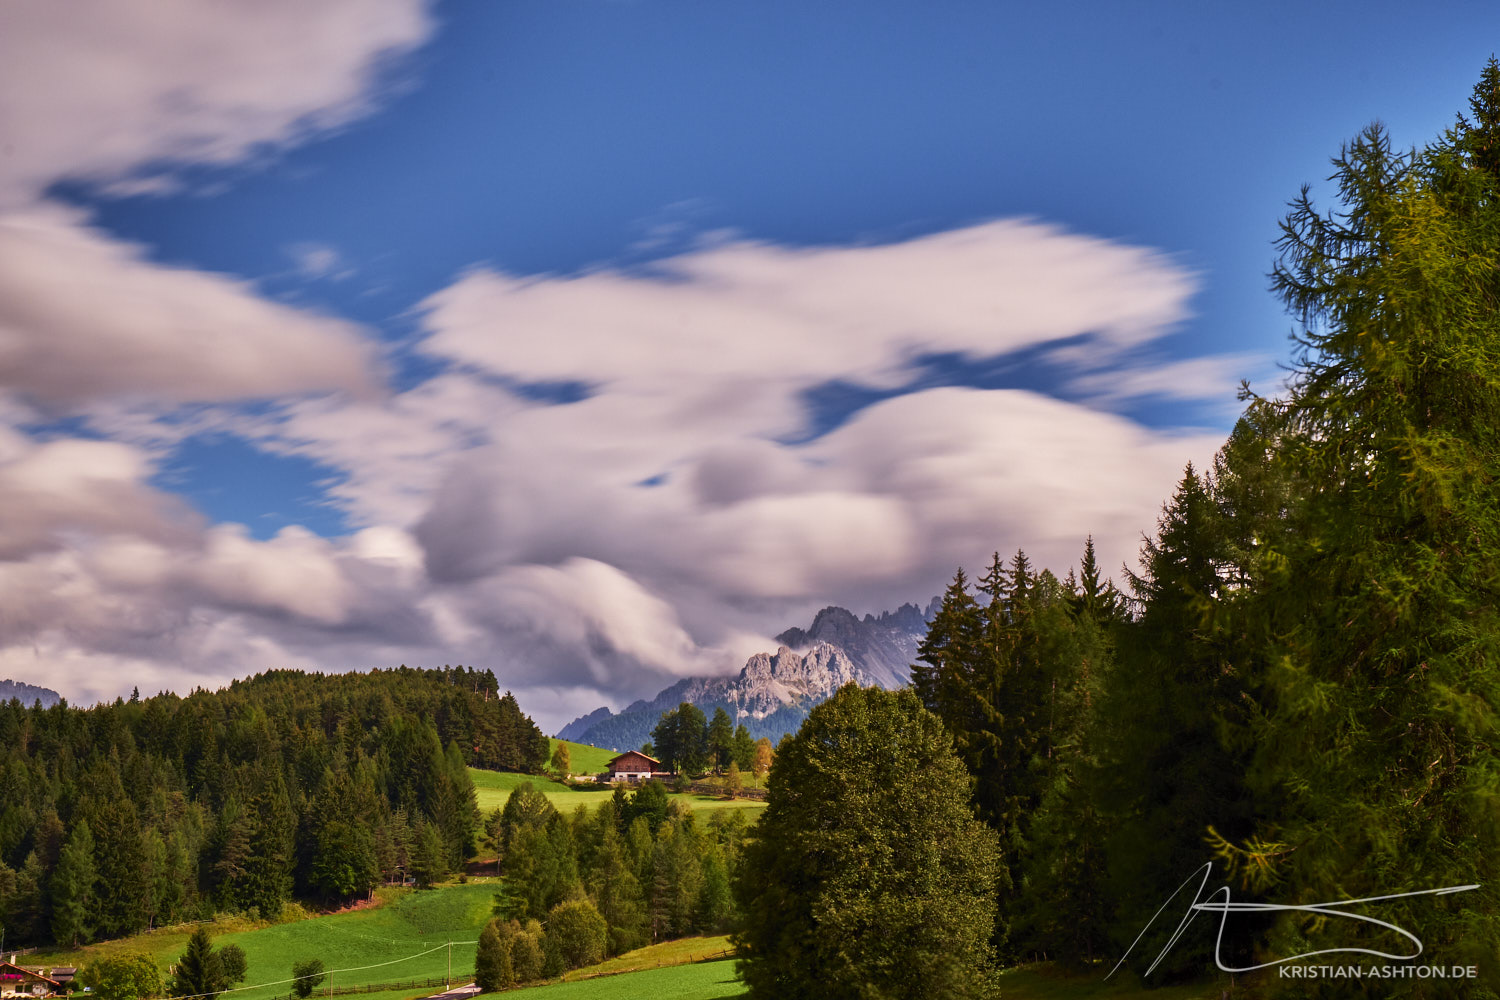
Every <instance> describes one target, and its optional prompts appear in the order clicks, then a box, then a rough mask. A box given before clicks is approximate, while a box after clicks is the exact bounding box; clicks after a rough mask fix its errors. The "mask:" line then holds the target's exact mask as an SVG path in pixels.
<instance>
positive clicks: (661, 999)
mask: <svg viewBox="0 0 1500 1000" xmlns="http://www.w3.org/2000/svg"><path fill="white" fill-rule="evenodd" d="M518 992H520V993H521V994H522V995H524V996H526V997H536V998H537V1000H640V998H641V997H650V998H651V1000H720V998H727V997H738V996H744V995H745V986H744V984H743V983H741V982H740V981H739V980H738V979H737V978H735V975H734V963H733V962H732V961H718V962H699V963H697V964H694V965H676V966H670V967H667V968H661V969H647V970H645V971H642V972H630V973H626V974H624V975H618V976H612V975H599V976H595V977H593V978H591V979H580V980H576V981H574V982H564V983H550V984H548V985H546V986H532V987H529V988H528V989H525V990H520V991H518Z"/></svg>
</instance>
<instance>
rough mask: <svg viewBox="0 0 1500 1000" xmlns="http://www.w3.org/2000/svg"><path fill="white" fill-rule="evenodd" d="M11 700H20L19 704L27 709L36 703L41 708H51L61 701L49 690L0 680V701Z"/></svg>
mask: <svg viewBox="0 0 1500 1000" xmlns="http://www.w3.org/2000/svg"><path fill="white" fill-rule="evenodd" d="M12 698H18V699H20V701H21V704H23V705H25V706H26V707H27V708H30V707H31V706H32V705H34V704H36V703H37V702H38V701H40V702H41V703H42V707H43V708H51V707H52V706H53V705H56V704H57V703H58V702H59V701H61V700H62V695H60V694H58V693H57V692H56V691H54V690H52V689H51V688H44V687H37V686H36V685H35V684H27V683H26V682H25V681H13V680H10V679H9V678H6V679H5V680H0V701H10V700H11V699H12Z"/></svg>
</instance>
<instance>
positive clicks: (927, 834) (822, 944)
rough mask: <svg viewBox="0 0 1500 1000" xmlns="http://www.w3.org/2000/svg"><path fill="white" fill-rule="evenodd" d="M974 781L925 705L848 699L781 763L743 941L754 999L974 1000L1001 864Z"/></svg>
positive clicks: (789, 748)
mask: <svg viewBox="0 0 1500 1000" xmlns="http://www.w3.org/2000/svg"><path fill="white" fill-rule="evenodd" d="M970 810H971V807H970V804H969V776H968V774H967V773H966V771H965V770H964V767H963V764H962V763H961V762H960V761H959V759H958V757H957V756H956V755H955V754H954V752H953V747H952V741H951V738H950V737H949V735H948V733H947V732H946V731H945V730H944V728H943V725H942V723H941V722H939V721H938V719H937V717H936V716H934V715H932V714H931V713H930V712H928V711H927V710H926V709H925V708H923V707H922V704H921V702H920V701H919V700H918V698H917V696H916V695H915V694H914V693H913V692H911V691H909V690H905V691H891V692H888V691H881V690H878V689H861V688H859V687H857V686H854V685H848V686H845V687H844V688H842V689H840V690H839V691H838V693H837V694H835V695H834V696H833V697H832V698H831V699H829V700H828V701H826V702H824V703H823V704H822V705H819V706H817V707H816V708H814V709H813V710H812V711H811V712H810V713H809V715H808V717H807V720H806V722H805V723H804V724H803V726H802V728H801V730H800V731H799V732H798V733H797V735H796V736H795V737H793V738H792V739H790V740H789V741H788V742H787V743H786V744H785V745H784V747H783V749H782V751H781V753H780V754H779V755H778V757H777V761H776V764H775V767H774V768H773V769H772V772H771V781H770V792H769V804H768V806H767V808H766V811H765V812H764V814H762V816H761V819H760V822H759V824H758V827H757V834H756V836H755V838H754V839H753V840H752V841H751V842H750V843H749V844H748V845H747V846H746V848H745V860H744V864H743V866H742V869H741V876H740V879H739V881H738V884H737V892H738V894H739V897H740V901H741V904H742V906H743V908H744V911H745V914H746V918H747V919H746V921H745V924H744V928H743V929H742V930H741V931H740V932H739V933H738V934H737V935H736V937H735V939H734V940H735V943H736V948H737V950H738V953H739V960H740V964H739V968H740V970H741V974H742V976H743V977H744V980H745V983H746V984H747V985H748V986H749V988H750V995H751V996H752V997H767V998H769V997H775V998H779V1000H780V998H788V1000H801V998H814V997H817V998H821V997H829V996H867V997H888V998H906V997H910V998H919V997H920V998H927V997H935V996H942V997H955V998H959V997H971V996H979V995H982V993H983V992H984V990H985V987H986V975H985V970H986V966H987V963H988V961H989V959H990V955H991V950H990V931H991V928H992V926H993V922H994V917H995V891H996V885H997V880H998V878H999V871H1000V868H999V851H998V845H997V842H996V836H995V833H994V831H993V830H991V829H989V828H988V827H986V826H985V825H984V824H983V823H981V822H979V820H977V819H976V818H975V817H974V815H973V813H972V812H971V811H970Z"/></svg>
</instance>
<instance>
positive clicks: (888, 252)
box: [425, 220, 1193, 385]
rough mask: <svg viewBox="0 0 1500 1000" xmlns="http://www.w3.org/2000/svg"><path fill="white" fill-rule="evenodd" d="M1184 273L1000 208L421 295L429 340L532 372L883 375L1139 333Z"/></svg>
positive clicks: (535, 375)
mask: <svg viewBox="0 0 1500 1000" xmlns="http://www.w3.org/2000/svg"><path fill="white" fill-rule="evenodd" d="M1192 287H1193V279H1192V276H1191V275H1190V274H1188V273H1186V272H1185V271H1183V270H1182V269H1181V268H1179V267H1176V266H1175V265H1173V264H1172V262H1171V261H1170V260H1169V259H1167V258H1165V257H1164V256H1163V255H1161V254H1159V253H1156V252H1154V251H1150V250H1145V249H1142V248H1140V247H1132V246H1126V245H1122V244H1118V243H1113V242H1110V241H1107V240H1100V239H1095V238H1092V237H1087V236H1079V235H1076V234H1071V233H1066V232H1063V231H1061V230H1059V229H1057V228H1056V227H1053V226H1047V225H1042V224H1039V223H1034V222H1026V221H1014V220H1012V221H1001V222H993V223H989V224H986V225H980V226H973V227H969V228H967V229H961V230H955V231H951V232H944V233H938V234H935V235H932V236H926V237H921V238H918V239H913V240H908V241H905V242H901V243H893V244H886V245H880V246H868V247H815V248H809V249H787V248H783V247H776V246H771V245H767V244H762V243H751V242H743V241H741V242H731V243H727V244H723V245H719V246H715V247H710V248H706V249H701V250H696V251H693V252H690V253H686V254H682V255H680V256H677V257H673V258H670V259H668V260H665V261H661V262H659V263H657V264H656V265H653V268H652V270H651V272H649V273H623V272H620V271H614V270H600V271H597V272H594V273H590V274H584V275H580V276H577V277H569V278H521V277H515V276H511V275H506V274H502V273H497V272H494V271H488V270H480V271H475V272H473V273H471V274H469V275H467V276H465V277H464V278H463V279H461V280H460V281H458V282H456V283H455V284H453V285H452V286H450V287H449V288H447V289H445V290H443V291H441V292H439V293H437V294H435V295H433V296H431V297H430V298H429V299H428V300H427V302H426V303H425V308H426V310H427V323H428V327H429V329H430V330H431V331H432V335H431V336H430V337H429V339H428V340H427V342H426V345H425V346H426V349H427V350H428V351H430V352H431V353H434V354H437V355H440V356H443V357H447V358H451V359H454V360H458V361H462V362H465V363H469V364H473V365H477V366H479V367H482V368H485V369H487V370H490V371H495V372H500V373H504V374H507V375H512V376H516V377H518V378H522V379H528V380H557V379H584V380H589V381H597V382H609V383H630V384H651V385H659V384H661V383H663V382H670V381H674V380H679V379H708V378H712V379H716V380H720V381H722V382H725V383H727V384H731V385H733V384H736V383H738V382H739V381H741V380H747V379H753V378H764V377H771V378H775V379H776V380H777V381H778V382H794V383H795V382H804V381H820V380H824V379H828V378H833V377H843V378H850V379H855V380H859V381H862V382H867V383H887V382H889V381H891V380H892V379H893V378H896V377H899V375H900V373H901V367H902V365H903V363H904V362H906V361H908V360H909V359H910V358H911V357H913V356H914V355H916V354H918V353H921V352H962V353H967V354H975V355H994V354H1001V353H1005V352H1007V351H1011V350H1015V349H1018V348H1021V347H1025V346H1029V345H1033V344H1040V343H1046V342H1048V341H1052V340H1057V339H1060V338H1064V337H1070V336H1074V335H1078V334H1093V335H1095V336H1096V337H1097V338H1099V340H1100V342H1101V344H1102V345H1103V347H1102V348H1101V349H1100V350H1103V351H1107V350H1108V349H1110V348H1114V349H1118V348H1120V347H1124V346H1129V345H1134V344H1138V343H1141V342H1143V341H1145V340H1149V339H1150V338H1152V337H1156V336H1160V335H1161V334H1162V333H1164V332H1166V331H1167V330H1168V329H1169V328H1170V327H1171V326H1172V325H1173V324H1175V323H1177V322H1179V321H1180V320H1182V319H1184V318H1185V317H1186V315H1187V307H1186V303H1187V297H1188V295H1189V294H1190V292H1191V291H1192Z"/></svg>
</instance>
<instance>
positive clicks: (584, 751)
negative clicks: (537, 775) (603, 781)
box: [548, 739, 619, 774]
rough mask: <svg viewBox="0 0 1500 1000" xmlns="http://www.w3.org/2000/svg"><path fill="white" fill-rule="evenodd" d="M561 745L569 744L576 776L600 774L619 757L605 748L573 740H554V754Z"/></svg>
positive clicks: (569, 761)
mask: <svg viewBox="0 0 1500 1000" xmlns="http://www.w3.org/2000/svg"><path fill="white" fill-rule="evenodd" d="M559 743H565V744H567V747H568V763H569V764H570V765H572V771H573V773H574V774H598V773H599V772H601V771H603V770H604V768H605V766H606V765H608V764H609V762H610V761H612V760H614V759H615V758H616V757H618V756H619V754H617V753H615V752H614V751H613V750H607V749H605V748H604V747H596V746H590V745H589V744H587V743H574V742H573V741H572V740H558V739H554V740H553V741H552V751H553V752H554V753H555V752H556V751H557V745H558V744H559ZM548 770H551V765H548Z"/></svg>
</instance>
